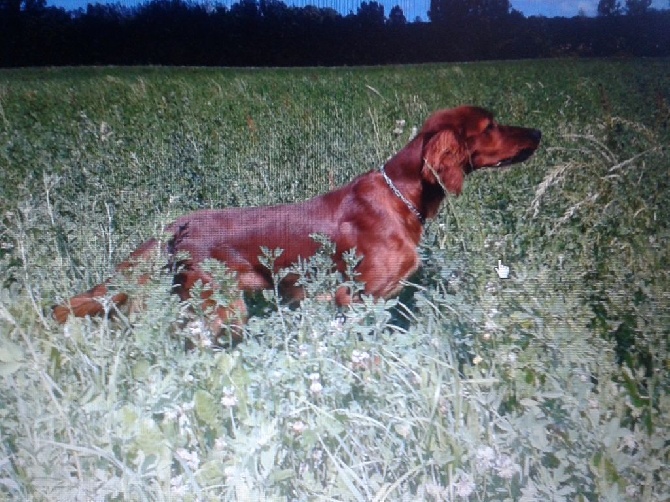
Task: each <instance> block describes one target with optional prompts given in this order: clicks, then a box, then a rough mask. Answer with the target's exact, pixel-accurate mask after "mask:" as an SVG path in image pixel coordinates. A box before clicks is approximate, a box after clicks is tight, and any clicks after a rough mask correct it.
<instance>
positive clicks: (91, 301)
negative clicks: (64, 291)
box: [52, 239, 159, 324]
mask: <svg viewBox="0 0 670 502" xmlns="http://www.w3.org/2000/svg"><path fill="white" fill-rule="evenodd" d="M158 243H159V241H158V240H157V239H150V240H148V241H146V242H145V243H144V244H142V245H141V246H140V247H139V248H137V249H136V250H135V251H133V252H132V253H131V255H130V256H129V257H128V259H127V260H126V261H124V262H122V263H119V265H117V267H116V270H117V271H124V270H130V269H132V268H133V264H134V263H137V262H138V261H140V260H147V259H148V258H149V257H150V255H151V253H153V252H154V251H155V250H156V247H157V246H158ZM146 280H147V277H145V276H142V277H140V283H143V282H144V281H146ZM108 283H109V280H107V281H106V282H104V283H102V284H98V285H97V286H94V287H93V288H91V289H89V290H88V291H86V292H84V293H81V294H78V295H77V296H74V297H72V298H70V299H69V300H68V301H67V302H66V303H64V304H62V305H54V307H53V308H52V314H53V317H54V319H56V321H58V322H59V323H60V324H63V323H65V321H67V318H68V317H69V316H70V314H72V315H74V316H75V317H86V316H87V315H88V316H94V315H101V314H103V313H104V312H105V307H104V305H103V304H102V303H100V300H101V299H102V297H104V296H105V295H106V294H107V284H108ZM111 301H112V302H113V303H114V305H116V306H121V305H124V304H125V303H127V302H128V295H127V294H126V293H117V294H115V295H114V296H112V298H111Z"/></svg>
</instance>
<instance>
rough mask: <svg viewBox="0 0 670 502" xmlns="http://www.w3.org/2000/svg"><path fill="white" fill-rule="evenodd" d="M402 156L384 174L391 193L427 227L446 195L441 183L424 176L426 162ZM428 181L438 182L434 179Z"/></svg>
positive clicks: (400, 153) (392, 162) (386, 166)
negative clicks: (427, 222)
mask: <svg viewBox="0 0 670 502" xmlns="http://www.w3.org/2000/svg"><path fill="white" fill-rule="evenodd" d="M402 153H403V152H402V151H401V152H399V153H398V154H397V155H396V156H395V157H393V158H391V159H390V160H389V161H388V162H387V163H386V164H385V165H384V166H382V168H381V169H380V172H381V173H382V176H383V177H384V180H385V181H386V184H387V185H388V186H389V188H390V189H391V191H393V193H394V194H395V195H396V197H398V198H399V199H400V200H402V201H403V202H404V203H405V205H406V206H407V209H408V210H409V211H410V213H412V214H414V215H415V216H416V218H417V219H418V220H419V221H420V222H421V224H422V225H423V224H424V223H425V222H426V220H429V219H431V218H434V217H435V215H436V214H437V212H438V210H439V209H440V204H441V203H442V201H443V200H444V197H445V196H446V193H445V191H444V189H443V187H442V186H441V184H440V183H439V182H438V183H435V182H433V183H431V182H429V181H428V179H426V178H427V177H424V176H423V174H422V170H423V169H424V164H423V163H424V160H423V159H421V160H420V161H419V162H417V160H416V159H411V158H409V157H408V156H406V155H402ZM436 174H437V173H436ZM428 178H429V179H431V178H433V179H435V178H434V177H433V176H430V177H428ZM437 179H439V178H437ZM396 192H397V193H396Z"/></svg>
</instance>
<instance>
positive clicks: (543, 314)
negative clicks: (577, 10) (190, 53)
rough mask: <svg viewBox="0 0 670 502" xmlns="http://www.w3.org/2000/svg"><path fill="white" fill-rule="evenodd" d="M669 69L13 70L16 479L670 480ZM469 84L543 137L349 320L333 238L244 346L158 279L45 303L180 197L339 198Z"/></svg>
mask: <svg viewBox="0 0 670 502" xmlns="http://www.w3.org/2000/svg"><path fill="white" fill-rule="evenodd" d="M668 68H669V67H668V65H667V61H663V60H661V61H654V60H651V61H637V60H632V61H619V62H606V61H586V62H583V61H562V62H556V61H552V62H524V63H514V62H509V63H495V64H490V63H481V64H468V65H435V66H419V67H399V68H369V69H351V70H346V69H337V70H333V69H329V70H322V69H310V70H213V69H170V70H168V69H158V68H152V69H109V68H96V69H76V70H75V69H67V70H21V71H12V72H2V73H0V137H1V138H2V143H1V144H2V155H0V165H1V166H2V170H3V176H4V178H3V180H2V181H1V182H0V183H1V185H0V193H1V194H2V199H1V200H0V210H1V211H2V227H0V271H1V274H0V277H2V282H1V283H0V284H1V285H2V287H1V288H0V379H2V385H1V386H0V403H2V404H0V414H1V417H2V420H0V435H1V437H2V442H1V444H2V451H1V452H0V493H2V494H3V495H4V496H7V497H12V498H18V499H25V500H91V499H96V500H97V499H110V500H221V499H226V500H264V499H273V500H275V499H276V500H314V499H317V500H320V499H336V500H366V501H367V500H460V499H464V500H525V501H531V500H539V499H551V500H666V499H667V498H668V497H669V496H670V493H669V492H668V486H670V479H669V477H668V472H670V470H669V469H668V463H669V460H670V459H669V458H668V457H669V453H668V438H669V435H668V422H667V417H668V416H669V414H670V400H669V399H668V390H669V389H670V382H669V377H668V369H669V367H668V366H669V364H670V363H669V361H670V356H669V350H668V335H669V333H668V331H669V326H670V318H669V314H668V312H670V309H669V307H670V305H668V303H669V302H668V294H667V292H668V291H669V290H670V281H669V280H668V265H669V261H670V260H669V256H668V249H670V246H669V242H668V237H669V234H668V224H667V222H668V221H669V220H670V218H669V217H670V215H669V214H668V211H669V210H668V208H669V207H670V200H668V199H669V196H668V194H669V193H670V192H669V191H668V181H667V172H668V167H670V162H669V156H668V151H667V147H666V145H667V144H668V139H669V137H668V136H669V134H668V120H669V119H670V111H669V110H670V109H669V108H668V104H667V103H668V100H669V99H670V96H668V94H667V89H668V85H667V84H668V82H670V76H669V74H668V73H669V72H668ZM466 102H467V103H475V104H480V105H483V106H486V107H489V108H491V109H493V110H495V111H497V113H498V115H499V117H500V120H501V121H502V122H506V123H520V124H525V125H528V126H533V127H538V128H540V129H542V131H543V134H544V136H543V138H544V139H543V147H542V149H541V151H539V152H538V153H537V154H536V156H535V157H533V159H531V160H530V161H529V162H527V163H525V164H524V165H522V166H516V167H514V168H512V169H509V170H507V171H503V172H496V171H490V172H482V173H477V174H475V175H473V176H472V177H470V179H468V180H467V182H466V183H467V184H466V187H465V191H464V194H463V196H462V197H460V198H458V199H452V198H450V199H448V200H447V201H446V203H445V205H444V208H443V210H442V212H441V214H440V216H439V217H438V218H437V219H436V220H435V221H433V222H431V223H430V224H429V225H428V227H427V229H426V235H425V238H424V241H423V244H422V248H421V253H422V256H423V263H424V266H423V269H422V271H421V272H420V273H419V274H417V275H416V276H415V277H413V278H412V281H411V284H409V285H408V287H407V288H406V289H405V291H404V292H403V294H402V295H401V297H400V298H398V299H393V300H388V301H386V302H383V301H376V302H375V301H373V300H372V299H369V298H366V299H365V300H364V301H363V302H362V303H361V304H357V305H354V306H353V307H352V308H351V309H348V310H345V311H343V312H337V310H336V308H335V307H334V306H333V305H332V304H330V303H328V302H324V301H323V300H321V299H320V298H323V297H324V296H326V295H327V294H328V293H330V292H332V290H333V288H334V287H335V286H336V285H337V284H338V280H339V279H338V277H337V276H336V275H334V274H333V273H332V271H331V267H330V266H329V258H328V256H327V253H326V252H324V253H323V254H321V255H317V256H316V257H315V258H314V259H313V261H312V262H311V263H310V264H307V265H305V267H308V268H309V270H318V271H319V273H318V274H311V275H310V276H309V277H305V279H304V280H305V282H306V283H307V291H308V298H307V299H306V300H305V301H304V302H303V303H302V304H301V306H300V307H299V308H290V307H289V306H287V305H284V304H282V303H281V302H280V301H279V299H278V298H277V297H276V294H275V293H273V292H267V293H266V294H264V295H261V297H257V298H252V299H249V301H250V306H251V307H252V309H254V313H255V315H254V316H253V317H252V318H251V320H250V322H249V323H248V325H247V326H246V327H245V328H244V334H245V342H244V343H242V344H241V345H239V346H237V347H236V348H235V349H229V350H223V351H222V350H217V349H214V348H212V347H211V346H209V344H208V338H207V337H204V336H202V333H201V326H202V325H201V324H200V323H199V322H198V319H191V320H190V322H188V323H185V322H182V320H183V312H184V306H183V305H180V304H179V302H178V301H177V299H176V298H174V297H172V296H170V295H169V294H168V291H169V286H170V280H171V279H170V278H169V277H165V276H164V275H161V274H160V273H158V272H156V273H154V274H153V280H152V281H150V282H149V283H148V284H146V285H144V286H142V287H141V288H140V287H138V286H133V285H132V284H128V285H126V286H127V287H130V289H134V290H136V291H134V292H135V293H137V295H139V296H141V298H142V299H143V304H144V306H143V308H142V309H141V310H138V311H132V312H129V313H125V314H123V315H120V316H117V318H115V319H114V320H113V321H110V320H106V319H75V320H72V321H70V322H68V324H66V325H65V327H61V326H57V325H56V324H55V323H54V322H53V321H52V320H51V319H50V317H49V306H50V305H51V304H53V303H55V302H57V301H59V300H61V299H63V298H66V297H68V296H69V295H71V294H73V293H75V292H78V291H80V290H82V289H84V288H86V287H89V286H90V285H92V284H94V283H95V282H97V281H100V280H102V279H104V278H105V277H107V276H108V274H109V273H110V272H111V270H112V268H113V265H114V264H115V263H117V262H118V261H119V260H120V259H122V258H123V257H124V256H125V255H126V253H127V252H128V251H129V250H130V249H132V248H133V247H134V246H136V245H137V244H138V243H139V242H141V241H142V240H143V239H145V238H147V237H149V236H151V235H156V234H157V233H159V232H160V228H161V227H162V225H163V224H164V223H166V222H167V221H169V220H170V219H171V218H172V217H174V216H176V215H178V214H182V213H184V212H186V211H188V210H192V209H194V208H199V207H210V206H211V207H223V206H229V205H244V206H246V205H257V204H269V203H276V202H284V201H293V200H299V199H303V198H306V197H309V196H312V195H315V194H317V193H320V192H323V191H325V190H327V189H329V188H330V187H334V186H337V185H339V184H341V183H344V182H346V181H348V180H349V179H351V178H352V177H353V176H355V175H356V174H358V173H361V172H364V171H366V170H368V169H371V168H374V167H376V166H377V165H379V164H380V163H382V162H383V161H384V159H386V158H387V157H388V156H390V155H391V154H392V153H394V152H395V151H396V150H398V149H399V148H401V147H402V146H403V145H404V144H405V142H406V141H407V139H408V137H409V136H410V134H411V130H412V127H418V126H420V124H421V121H422V120H423V119H424V118H425V117H426V116H427V115H428V114H429V113H430V112H431V111H433V110H435V109H437V108H441V107H447V106H454V105H456V104H461V103H466ZM400 120H404V121H405V125H404V126H402V125H401V124H399V123H398V121H400ZM498 260H502V261H503V262H504V263H505V264H509V265H510V266H511V270H512V274H511V277H510V279H508V280H500V279H498V277H497V275H496V274H495V271H494V267H495V265H496V264H497V261H498ZM217 273H218V274H221V276H224V275H225V274H226V272H225V270H218V271H217ZM222 282H223V283H226V281H222ZM236 294H237V293H236V292H235V291H234V289H232V288H227V289H226V290H224V291H221V292H220V297H221V301H229V300H231V299H235V296H236ZM185 338H189V339H190V340H192V341H193V342H195V349H194V350H192V351H189V352H185V351H184V350H183V347H184V339H185Z"/></svg>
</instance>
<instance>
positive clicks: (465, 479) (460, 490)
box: [454, 474, 476, 498]
mask: <svg viewBox="0 0 670 502" xmlns="http://www.w3.org/2000/svg"><path fill="white" fill-rule="evenodd" d="M475 486H476V485H475V483H474V481H472V478H471V477H470V476H468V475H467V474H461V475H460V476H459V477H458V481H456V483H455V484H454V489H455V492H456V495H458V496H459V497H461V498H468V497H469V496H470V495H472V493H473V492H474V491H475Z"/></svg>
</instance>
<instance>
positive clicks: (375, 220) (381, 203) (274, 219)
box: [53, 106, 541, 323]
mask: <svg viewBox="0 0 670 502" xmlns="http://www.w3.org/2000/svg"><path fill="white" fill-rule="evenodd" d="M540 138H541V133H540V131H538V130H536V129H527V128H523V127H514V126H505V125H500V124H498V123H497V122H496V121H495V120H494V119H493V115H492V114H491V113H490V112H488V111H486V110H484V109H482V108H477V107H472V106H462V107H459V108H455V109H451V110H442V111H439V112H437V113H435V114H433V115H432V116H431V117H430V118H428V120H427V121H426V123H425V124H424V125H423V127H422V128H421V130H420V131H419V133H418V134H417V135H416V137H415V138H414V139H412V140H411V141H410V143H409V144H408V145H407V146H405V148H403V149H402V150H401V151H400V152H398V153H397V154H396V155H395V156H394V157H393V158H391V159H390V160H389V161H388V162H387V163H386V164H385V165H384V166H383V167H382V168H380V169H378V170H374V171H370V172H368V173H366V174H363V175H361V176H359V177H358V178H356V179H354V180H353V181H352V182H351V183H349V184H348V185H345V186H343V187H341V188H338V189H337V190H334V191H332V192H328V193H326V194H323V195H320V196H318V197H315V198H313V199H310V200H308V201H305V202H300V203H297V204H287V205H279V206H269V207H254V208H236V209H221V210H202V211H196V212H194V213H191V214H187V215H185V216H182V217H181V218H179V219H178V220H177V221H175V222H174V223H172V224H170V225H168V227H167V228H166V232H168V234H171V235H172V237H171V239H170V240H169V241H168V242H167V243H166V245H165V248H166V249H165V251H166V252H167V254H168V255H169V256H170V257H174V256H175V255H176V254H177V253H179V252H185V253H187V256H188V258H187V259H186V260H185V261H184V262H181V265H182V266H181V268H180V269H179V271H177V272H176V275H175V278H174V280H175V292H176V293H177V294H178V295H179V296H180V297H181V299H182V300H184V299H187V298H189V291H190V289H191V287H192V286H193V285H194V284H195V283H196V281H198V280H201V281H202V282H203V283H205V284H207V283H210V282H211V281H212V278H211V277H210V276H209V275H208V274H207V273H206V272H205V271H203V270H202V269H201V267H200V264H201V262H202V261H203V260H205V259H207V258H213V259H216V260H219V261H221V262H224V263H225V264H226V266H227V267H228V268H229V269H230V270H232V271H234V272H235V273H236V274H237V282H238V285H239V288H240V290H243V291H249V290H259V289H265V288H271V287H272V286H273V285H272V271H270V270H268V269H267V268H266V267H264V266H263V265H262V264H261V263H260V261H259V256H260V255H261V254H262V253H261V246H264V247H266V248H269V249H276V248H281V249H283V253H282V254H281V256H279V258H278V259H277V260H276V262H275V266H276V267H277V269H280V268H284V267H289V266H290V265H292V264H294V263H296V262H297V261H298V259H299V258H308V257H310V256H312V255H313V254H314V253H315V252H316V250H317V249H318V247H319V244H318V243H317V242H315V241H314V240H313V239H312V238H311V237H310V236H311V235H313V234H323V235H325V236H327V237H328V238H329V239H330V240H331V241H332V242H333V243H334V244H335V248H336V251H335V254H334V256H333V259H334V261H335V264H336V265H337V267H338V268H339V269H340V271H343V270H344V268H345V264H344V262H343V259H342V253H343V252H345V251H348V250H350V249H353V248H355V249H356V252H357V254H358V255H360V256H361V257H362V259H361V261H360V262H359V264H358V266H357V268H356V272H357V273H358V274H359V275H358V277H357V280H359V281H361V282H362V283H364V284H365V293H367V294H370V295H373V296H376V297H384V298H385V297H389V296H392V295H394V294H396V293H398V292H399V290H400V289H401V287H402V286H401V281H402V280H403V279H406V278H407V277H409V276H410V275H411V274H412V273H413V272H414V271H415V270H416V269H417V267H418V266H419V256H418V254H417V246H418V244H419V240H420V238H421V234H422V232H423V225H424V222H425V220H426V219H428V218H432V217H434V216H435V214H436V213H437V211H438V209H439V207H440V203H441V202H442V200H443V199H444V198H445V196H446V192H447V191H449V192H451V193H453V194H455V195H458V194H460V193H461V189H462V186H463V180H464V178H465V176H466V175H467V174H469V173H471V172H472V171H475V170H477V169H480V168H484V167H500V166H506V165H509V164H513V163H516V162H522V161H524V160H526V159H527V158H528V157H530V156H531V155H532V154H533V152H534V151H535V150H536V149H537V147H538V145H539V143H540ZM158 245H159V241H158V240H156V239H151V240H149V241H147V242H145V243H144V244H142V245H141V246H140V247H139V248H138V249H137V250H136V251H135V252H133V253H132V254H131V255H130V258H129V259H128V260H127V261H125V262H123V263H121V264H120V265H119V266H118V267H117V269H118V270H127V269H130V268H131V267H132V265H133V263H134V262H136V261H137V260H140V259H143V258H146V257H147V256H149V255H150V254H151V253H152V252H153V251H155V248H156V247H157V246H158ZM170 259H171V260H172V259H173V258H170ZM295 280H296V278H295V277H291V276H288V277H287V278H286V279H285V280H284V281H283V283H282V284H280V285H279V286H280V287H281V291H282V293H283V295H284V296H285V297H287V298H289V299H300V297H301V294H302V291H301V289H300V288H299V287H297V286H295V285H294V282H295ZM106 293H107V286H106V284H100V285H98V286H95V287H94V288H93V289H91V290H89V291H87V292H85V293H82V294H79V295H77V296H75V297H73V298H71V299H70V300H69V302H67V303H66V304H64V305H59V306H56V307H54V309H53V315H54V317H55V318H56V320H57V321H58V322H61V323H63V322H65V321H66V319H67V318H68V316H69V314H70V313H72V314H74V315H75V316H77V317H83V316H87V315H95V314H101V313H102V312H103V311H104V308H103V306H102V304H101V303H100V302H99V301H98V299H99V298H100V297H103V296H104V295H105V294H106ZM210 296H211V290H208V291H205V292H204V293H202V300H203V307H208V306H212V305H213V304H214V302H213V300H211V299H210V298H209V297H210ZM97 298H98V299H97ZM335 299H336V302H337V303H338V305H347V304H348V303H349V302H351V300H352V298H351V295H350V293H349V291H348V289H347V288H344V287H341V288H340V289H339V290H338V291H337V292H336V294H335ZM127 300H128V296H127V295H126V294H124V293H118V294H116V295H114V296H113V297H112V301H113V302H114V303H115V304H116V305H121V304H124V303H126V302H127ZM234 308H236V309H238V311H239V313H240V314H241V315H244V303H243V302H242V301H239V302H237V303H236V304H235V305H234ZM217 314H218V316H219V318H220V319H221V320H222V321H225V320H226V319H228V317H229V316H230V314H231V309H230V308H223V307H219V308H218V309H217Z"/></svg>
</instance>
